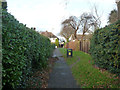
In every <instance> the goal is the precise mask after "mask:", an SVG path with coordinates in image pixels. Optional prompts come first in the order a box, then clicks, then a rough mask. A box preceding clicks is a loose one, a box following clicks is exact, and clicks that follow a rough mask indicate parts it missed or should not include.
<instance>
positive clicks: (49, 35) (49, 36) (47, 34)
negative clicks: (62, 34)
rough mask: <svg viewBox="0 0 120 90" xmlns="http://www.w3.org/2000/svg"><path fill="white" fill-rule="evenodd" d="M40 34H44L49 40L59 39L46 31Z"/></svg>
mask: <svg viewBox="0 0 120 90" xmlns="http://www.w3.org/2000/svg"><path fill="white" fill-rule="evenodd" d="M40 34H42V35H43V36H46V37H48V38H58V37H56V36H55V35H54V34H53V33H52V32H48V31H46V32H41V33H40Z"/></svg>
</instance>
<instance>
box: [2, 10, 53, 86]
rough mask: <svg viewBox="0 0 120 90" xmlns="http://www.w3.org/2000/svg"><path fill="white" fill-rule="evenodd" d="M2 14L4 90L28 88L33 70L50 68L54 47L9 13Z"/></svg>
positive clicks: (46, 39) (45, 38)
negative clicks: (5, 89) (48, 62)
mask: <svg viewBox="0 0 120 90" xmlns="http://www.w3.org/2000/svg"><path fill="white" fill-rule="evenodd" d="M2 14H3V15H2V24H3V25H2V31H3V32H2V46H3V47H2V53H3V59H2V67H3V68H2V78H3V81H2V82H3V88H5V87H6V88H9V87H12V88H16V87H17V86H19V87H22V88H24V87H27V85H26V82H27V80H28V79H29V76H30V75H31V73H32V72H33V69H42V68H44V67H46V66H47V59H48V57H49V56H50V51H51V50H52V48H53V47H52V46H51V43H50V40H49V39H48V38H47V37H44V36H42V35H40V34H39V33H37V32H36V31H35V30H32V29H29V28H28V27H26V26H25V25H23V24H22V23H19V21H17V20H16V19H15V18H14V16H12V15H11V14H9V13H8V12H7V11H6V10H3V11H2Z"/></svg>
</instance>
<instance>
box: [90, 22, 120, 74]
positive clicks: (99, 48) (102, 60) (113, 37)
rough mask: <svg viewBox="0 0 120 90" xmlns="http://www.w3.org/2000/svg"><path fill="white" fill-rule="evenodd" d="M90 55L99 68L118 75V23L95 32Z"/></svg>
mask: <svg viewBox="0 0 120 90" xmlns="http://www.w3.org/2000/svg"><path fill="white" fill-rule="evenodd" d="M90 53H91V56H92V58H93V59H94V61H95V64H97V65H98V66H99V67H101V68H105V69H107V70H109V71H110V72H112V73H116V74H117V75H120V21H118V22H116V23H114V24H111V25H109V26H106V27H104V28H101V29H98V30H96V31H95V33H94V35H93V37H92V39H91V47H90Z"/></svg>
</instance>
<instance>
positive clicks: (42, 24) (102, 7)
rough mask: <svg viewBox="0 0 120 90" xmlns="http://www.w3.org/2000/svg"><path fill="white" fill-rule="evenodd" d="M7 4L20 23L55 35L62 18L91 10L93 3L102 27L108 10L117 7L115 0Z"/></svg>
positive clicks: (23, 0)
mask: <svg viewBox="0 0 120 90" xmlns="http://www.w3.org/2000/svg"><path fill="white" fill-rule="evenodd" d="M7 4H8V12H9V13H11V14H12V15H14V16H15V18H16V19H17V20H19V21H20V23H23V24H26V25H27V27H29V28H31V27H36V30H37V31H46V30H47V31H49V32H52V33H53V34H55V35H59V33H60V30H61V22H62V21H63V20H65V19H67V18H69V16H77V17H79V16H80V15H81V14H82V13H84V12H92V11H93V6H94V5H95V6H96V7H97V10H98V12H99V13H98V14H99V16H101V22H102V24H101V26H102V27H104V26H105V25H107V21H108V16H109V13H110V11H111V10H113V9H116V8H117V6H116V3H115V0H7Z"/></svg>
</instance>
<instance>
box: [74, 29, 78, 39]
mask: <svg viewBox="0 0 120 90" xmlns="http://www.w3.org/2000/svg"><path fill="white" fill-rule="evenodd" d="M76 33H77V30H75V33H74V36H75V39H77V35H76Z"/></svg>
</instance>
